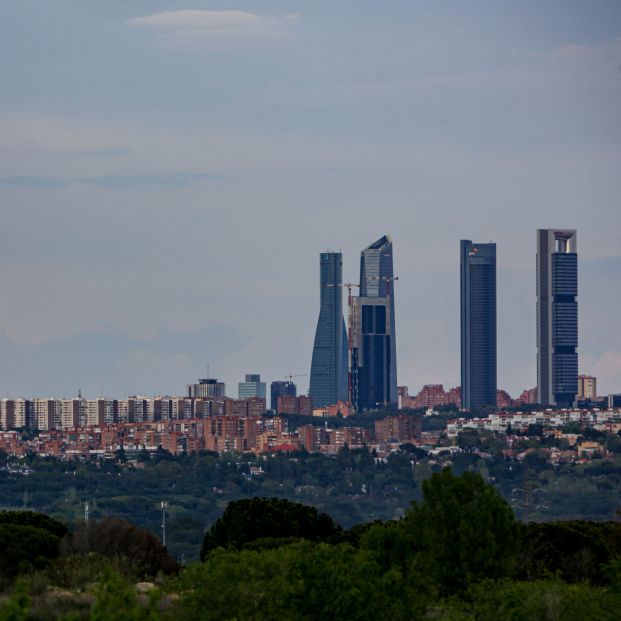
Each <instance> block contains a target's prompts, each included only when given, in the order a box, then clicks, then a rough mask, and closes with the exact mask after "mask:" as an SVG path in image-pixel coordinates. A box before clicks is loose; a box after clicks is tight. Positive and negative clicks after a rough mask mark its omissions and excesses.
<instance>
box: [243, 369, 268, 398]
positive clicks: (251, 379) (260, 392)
mask: <svg viewBox="0 0 621 621" xmlns="http://www.w3.org/2000/svg"><path fill="white" fill-rule="evenodd" d="M237 397H238V399H251V398H252V397H259V398H260V399H265V382H262V381H261V376H260V375H259V374H258V373H251V374H249V375H246V379H245V381H243V382H239V384H237Z"/></svg>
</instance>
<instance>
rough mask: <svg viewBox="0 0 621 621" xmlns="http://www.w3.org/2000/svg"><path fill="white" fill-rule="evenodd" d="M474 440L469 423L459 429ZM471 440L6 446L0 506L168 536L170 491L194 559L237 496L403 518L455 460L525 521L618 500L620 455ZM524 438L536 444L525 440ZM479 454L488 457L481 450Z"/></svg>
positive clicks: (174, 538) (598, 512)
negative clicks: (77, 457)
mask: <svg viewBox="0 0 621 621" xmlns="http://www.w3.org/2000/svg"><path fill="white" fill-rule="evenodd" d="M458 442H460V443H461V444H462V445H464V446H465V447H466V448H467V445H468V444H471V443H472V442H473V438H472V436H471V435H470V434H464V435H463V437H460V438H459V439H458ZM476 442H477V443H478V444H477V446H476V450H472V451H469V450H466V451H465V452H463V453H459V454H456V455H451V456H450V458H448V457H444V458H441V457H439V458H436V459H431V458H430V457H429V456H428V455H427V454H426V453H425V452H424V451H421V450H420V449H418V448H416V447H414V446H411V445H404V446H402V448H401V450H400V451H397V452H395V453H392V454H391V455H390V456H388V457H387V458H383V459H380V458H377V457H375V456H374V455H373V454H372V452H369V451H367V450H366V449H359V450H349V449H347V448H344V449H343V450H341V451H340V452H339V453H338V454H337V455H335V456H329V455H322V454H319V453H312V454H309V453H304V452H303V453H296V454H287V455H284V454H273V455H270V456H255V455H252V454H246V455H239V454H224V455H217V454H216V453H209V452H204V453H197V454H191V455H186V456H180V457H172V456H171V455H170V454H168V453H166V452H165V451H159V452H158V453H157V454H155V455H154V456H149V455H148V454H146V453H145V454H144V455H139V456H138V459H137V460H136V461H128V460H127V458H126V457H125V456H123V455H118V456H117V459H115V460H99V461H93V462H83V461H60V460H56V459H51V458H41V457H36V456H34V455H32V456H29V457H26V458H25V459H23V460H19V461H16V460H15V459H14V458H9V457H7V456H6V455H4V456H3V455H0V505H1V507H2V508H3V509H13V510H18V509H32V510H35V511H39V512H43V513H45V514H48V515H50V516H52V517H54V518H56V519H59V520H61V521H63V522H64V523H68V524H73V523H76V522H77V521H79V520H80V519H81V518H83V517H84V510H85V503H86V502H88V504H89V512H90V516H91V517H92V518H93V519H101V518H104V517H114V518H119V519H124V520H127V521H130V522H132V523H134V524H136V525H138V526H141V527H144V528H147V529H149V530H151V531H152V532H154V533H155V534H157V535H158V536H161V535H162V529H161V523H162V515H161V509H160V507H161V502H162V501H165V502H167V510H166V527H167V528H166V543H167V547H168V550H169V552H170V553H171V555H172V556H173V558H175V559H176V560H177V561H178V562H185V561H191V560H195V559H197V558H198V550H199V549H200V545H201V541H202V537H203V534H204V532H205V530H206V529H207V528H209V527H210V526H211V525H212V524H213V523H214V522H215V520H216V519H217V518H218V517H220V516H221V515H222V512H223V511H224V508H225V507H226V506H227V504H228V503H229V502H230V501H232V500H238V499H241V498H250V497H254V496H265V497H277V498H286V499H289V500H292V501H296V502H301V503H304V504H307V505H312V506H315V507H317V508H318V509H319V510H320V511H323V512H325V513H328V514H329V515H330V516H331V517H332V518H333V519H334V520H335V521H336V522H337V523H339V524H340V525H341V526H343V527H344V528H349V527H351V526H354V525H356V524H360V523H365V522H372V521H375V520H381V521H388V520H395V519H400V518H402V517H403V516H404V515H405V513H406V512H407V510H408V509H409V507H410V503H411V501H412V500H419V499H420V498H421V493H422V483H423V481H424V480H426V479H427V478H429V476H431V474H433V473H434V472H440V471H441V470H442V469H443V468H444V467H446V466H450V467H451V468H452V470H453V472H455V473H456V474H461V473H463V472H477V473H480V474H481V476H482V477H483V479H484V480H485V481H487V482H489V483H491V484H493V485H494V486H495V487H496V488H497V490H498V491H499V493H500V494H501V496H502V497H503V498H504V499H505V500H506V501H507V502H508V503H509V504H510V506H511V507H512V508H513V510H514V513H515V514H516V516H517V517H518V519H520V520H524V521H550V520H572V519H587V520H596V521H604V520H613V519H615V518H616V515H617V511H618V510H619V508H620V506H621V502H620V500H619V499H620V498H621V456H620V455H619V454H618V453H615V454H613V455H612V456H611V457H609V458H606V459H596V460H593V461H591V462H589V463H585V464H561V465H557V466H553V465H551V464H550V463H548V462H547V461H546V460H545V459H544V458H542V457H541V456H540V455H539V454H538V453H537V452H533V453H532V454H529V455H528V456H527V457H526V459H524V460H523V461H515V460H507V459H506V458H504V457H503V455H502V452H501V450H500V449H499V448H497V447H495V446H494V443H498V442H499V440H498V439H495V438H493V437H489V438H485V437H484V438H477V439H476ZM524 442H525V446H526V445H528V444H529V443H533V441H532V440H525V441H524ZM481 454H483V455H484V457H481V456H480V455H481Z"/></svg>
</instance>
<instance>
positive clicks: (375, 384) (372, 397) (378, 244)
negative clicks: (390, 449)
mask: <svg viewBox="0 0 621 621" xmlns="http://www.w3.org/2000/svg"><path fill="white" fill-rule="evenodd" d="M392 259H393V257H392V240H391V239H390V236H389V235H384V236H383V237H380V238H379V239H378V240H377V241H375V242H373V243H372V244H370V245H369V246H367V247H366V248H365V249H364V250H363V251H362V253H361V254H360V297H357V298H354V299H353V307H352V326H351V328H350V329H351V331H352V334H351V335H350V338H351V340H352V360H351V371H352V395H351V399H352V402H353V404H354V407H355V408H356V410H357V411H359V412H362V411H365V410H373V409H376V408H379V407H384V406H386V405H389V404H396V403H397V350H396V339H395V294H394V280H395V278H394V274H393V260H392Z"/></svg>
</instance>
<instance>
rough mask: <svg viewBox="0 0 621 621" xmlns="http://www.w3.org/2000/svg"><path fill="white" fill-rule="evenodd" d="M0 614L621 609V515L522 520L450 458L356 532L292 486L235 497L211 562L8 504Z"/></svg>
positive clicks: (149, 537) (75, 620)
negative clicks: (411, 495) (393, 513)
mask: <svg viewBox="0 0 621 621" xmlns="http://www.w3.org/2000/svg"><path fill="white" fill-rule="evenodd" d="M0 587H1V589H2V595H0V620H1V621H8V620H23V621H25V620H27V619H31V620H33V621H47V620H52V619H60V620H62V621H79V620H84V621H86V620H92V621H108V620H113V619H129V620H135V621H138V620H145V621H146V620H149V621H154V620H162V621H166V620H168V619H171V620H172V619H180V618H181V619H184V620H185V619H188V620H190V621H192V620H196V621H202V620H205V621H211V620H213V621H215V620H220V619H231V620H232V619H236V620H238V621H245V620H256V621H263V620H265V621H267V620H272V619H274V620H275V619H292V620H299V621H307V620H308V621H310V620H313V619H334V620H343V621H344V620H349V619H356V620H366V619H369V620H370V619H375V620H377V619H380V620H383V619H386V620H389V619H390V620H393V619H394V620H397V621H399V620H412V621H416V620H419V619H420V620H422V619H437V620H439V621H492V620H494V621H497V620H500V621H503V620H505V619H506V620H515V621H518V620H529V621H531V620H532V621H538V620H542V621H544V620H546V621H547V620H550V621H553V620H566V621H574V620H576V621H578V620H580V621H590V620H594V621H608V620H611V621H612V620H613V619H618V611H619V610H620V609H621V522H619V521H606V522H593V521H587V520H569V521H551V522H522V521H519V520H517V519H516V516H515V513H514V511H513V509H512V508H511V506H510V505H509V504H508V503H507V502H506V501H505V500H504V499H503V498H502V496H501V495H500V494H499V492H498V491H497V489H496V488H495V487H493V486H492V485H490V484H488V483H486V482H485V480H484V478H483V477H482V476H481V474H479V473H475V472H470V471H468V472H464V473H463V474H460V475H457V474H455V473H453V472H452V471H451V469H449V468H446V469H444V470H442V471H440V472H435V473H433V474H432V475H431V476H430V477H428V478H427V479H425V480H424V481H423V482H422V485H421V496H420V499H419V500H418V501H414V502H412V503H411V505H410V506H409V507H408V509H407V510H406V511H405V513H404V515H403V516H401V517H400V518H399V519H394V520H386V521H382V520H374V521H371V522H366V523H363V524H358V525H356V526H352V527H350V528H343V526H342V525H340V524H339V523H338V522H337V521H336V520H334V519H333V518H332V517H331V516H330V515H328V514H327V513H325V512H322V511H319V510H318V509H316V508H315V507H312V506H309V505H305V504H302V503H297V502H291V501H288V500H286V499H283V498H276V497H272V498H265V497H252V498H245V499H241V500H235V501H231V502H229V503H227V505H226V507H225V509H224V511H223V512H222V514H221V515H220V517H219V518H218V519H216V520H215V521H214V522H213V524H212V525H211V527H210V528H209V529H208V530H207V532H206V533H205V534H204V537H203V538H202V542H201V545H200V560H199V561H195V562H192V563H189V564H187V565H180V564H179V563H177V562H176V561H175V560H174V559H173V558H171V557H170V556H169V554H168V551H167V550H166V548H165V547H164V546H163V544H162V542H161V541H160V540H159V539H158V537H156V536H155V535H154V534H153V533H152V532H150V531H149V530H146V529H143V528H140V527H138V526H135V525H133V524H131V523H129V522H126V521H124V520H120V519H117V518H111V517H107V518H106V517H104V518H101V519H89V521H88V522H85V521H77V522H76V523H74V524H66V523H63V522H62V521H59V520H56V519H54V518H52V517H49V516H46V515H44V514H41V513H37V512H32V511H4V512H0Z"/></svg>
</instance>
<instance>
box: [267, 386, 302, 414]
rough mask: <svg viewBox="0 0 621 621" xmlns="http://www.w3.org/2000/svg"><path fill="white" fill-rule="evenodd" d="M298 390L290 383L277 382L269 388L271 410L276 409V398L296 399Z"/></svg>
mask: <svg viewBox="0 0 621 621" xmlns="http://www.w3.org/2000/svg"><path fill="white" fill-rule="evenodd" d="M297 395H298V388H297V386H296V385H295V384H294V383H293V382H291V381H284V380H277V381H275V382H272V384H271V386H270V404H271V406H272V410H274V412H275V411H276V408H277V407H278V397H297Z"/></svg>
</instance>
